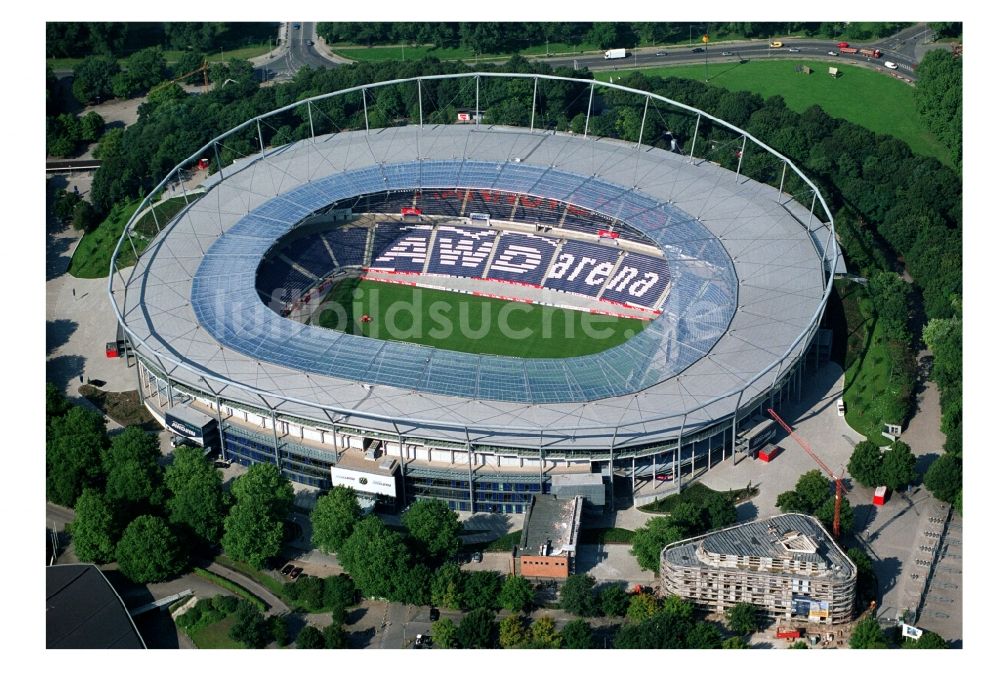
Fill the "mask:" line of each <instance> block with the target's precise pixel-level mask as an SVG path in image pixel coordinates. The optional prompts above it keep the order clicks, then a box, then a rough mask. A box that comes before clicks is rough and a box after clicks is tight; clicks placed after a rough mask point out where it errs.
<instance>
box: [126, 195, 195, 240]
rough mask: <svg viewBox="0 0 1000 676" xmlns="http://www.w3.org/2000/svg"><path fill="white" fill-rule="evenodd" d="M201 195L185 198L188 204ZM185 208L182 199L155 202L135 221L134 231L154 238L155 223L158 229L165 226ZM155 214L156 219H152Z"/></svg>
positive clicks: (172, 198)
mask: <svg viewBox="0 0 1000 676" xmlns="http://www.w3.org/2000/svg"><path fill="white" fill-rule="evenodd" d="M199 197H201V194H197V195H192V196H190V197H188V198H187V202H188V203H193V202H195V201H196V200H197V199H198V198H199ZM184 206H185V201H184V197H171V198H170V199H167V200H163V201H162V202H157V203H156V204H155V205H153V208H152V209H150V210H149V211H147V212H146V213H145V214H143V215H142V217H141V218H139V220H138V221H136V224H135V231H136V232H138V233H140V234H142V235H143V236H145V237H149V238H150V239H152V238H153V237H155V236H156V234H157V232H158V230H157V227H156V226H157V222H159V226H160V228H162V227H163V226H165V225H166V224H167V223H169V222H170V220H171V219H172V218H173V217H174V216H176V215H177V214H178V213H180V211H181V209H183V208H184ZM154 211H155V212H156V217H155V218H154V217H153V212H154Z"/></svg>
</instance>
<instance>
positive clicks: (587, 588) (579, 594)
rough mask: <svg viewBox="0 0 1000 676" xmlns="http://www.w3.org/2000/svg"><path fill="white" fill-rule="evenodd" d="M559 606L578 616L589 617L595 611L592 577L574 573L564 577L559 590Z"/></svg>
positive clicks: (595, 603)
mask: <svg viewBox="0 0 1000 676" xmlns="http://www.w3.org/2000/svg"><path fill="white" fill-rule="evenodd" d="M559 607H560V608H562V609H563V610H566V611H567V612H570V613H573V614H574V615H579V616H580V617H591V616H592V615H595V614H596V613H597V600H596V599H595V598H594V578H592V577H591V576H589V575H584V574H583V573H576V574H574V575H570V576H569V577H568V578H566V582H565V583H564V584H563V588H562V591H560V592H559Z"/></svg>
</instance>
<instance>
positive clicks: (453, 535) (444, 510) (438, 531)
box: [403, 500, 462, 562]
mask: <svg viewBox="0 0 1000 676" xmlns="http://www.w3.org/2000/svg"><path fill="white" fill-rule="evenodd" d="M403 525H404V526H406V530H407V531H408V532H409V534H410V537H411V538H413V540H414V541H415V542H416V543H417V544H418V546H419V548H420V551H421V553H422V554H423V555H424V556H425V557H426V558H427V559H428V560H429V561H431V562H433V561H442V560H444V559H447V558H449V557H451V556H454V555H455V554H456V553H458V545H459V537H458V535H459V533H461V531H462V524H461V523H460V522H459V520H458V514H457V513H455V511H454V510H452V509H451V508H449V507H448V505H447V503H445V502H442V501H441V500H420V501H418V502H416V503H415V504H413V505H411V506H410V508H409V510H407V512H406V513H405V514H404V515H403Z"/></svg>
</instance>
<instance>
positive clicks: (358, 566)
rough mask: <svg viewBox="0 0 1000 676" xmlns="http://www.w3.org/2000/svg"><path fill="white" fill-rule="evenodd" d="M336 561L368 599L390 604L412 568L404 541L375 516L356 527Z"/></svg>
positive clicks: (367, 518) (360, 522)
mask: <svg viewBox="0 0 1000 676" xmlns="http://www.w3.org/2000/svg"><path fill="white" fill-rule="evenodd" d="M337 558H338V559H339V560H340V564H341V565H342V566H343V567H344V570H345V571H346V572H347V574H348V575H350V576H351V578H352V579H353V580H354V583H355V584H357V585H358V589H360V590H361V592H362V593H363V594H364V595H365V596H373V597H376V598H385V599H390V600H391V599H394V598H395V592H396V587H397V578H398V577H399V575H400V572H401V571H405V569H406V568H408V567H409V552H408V551H407V549H406V545H405V543H404V542H403V538H402V537H400V535H399V534H398V533H394V532H393V531H391V530H389V529H388V528H387V527H386V526H385V524H383V523H382V522H381V521H380V520H379V518H378V517H376V516H368V517H366V518H364V519H362V520H361V521H359V522H358V523H357V525H356V526H355V527H354V531H353V532H352V533H351V536H350V537H349V538H347V540H345V541H344V543H343V544H342V545H341V547H340V550H339V552H338V553H337Z"/></svg>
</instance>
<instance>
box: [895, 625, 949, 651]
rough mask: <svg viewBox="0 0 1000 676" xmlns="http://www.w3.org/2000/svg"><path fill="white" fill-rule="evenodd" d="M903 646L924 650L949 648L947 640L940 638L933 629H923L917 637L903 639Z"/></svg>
mask: <svg viewBox="0 0 1000 676" xmlns="http://www.w3.org/2000/svg"><path fill="white" fill-rule="evenodd" d="M903 647H904V648H910V649H913V648H916V649H924V650H945V649H947V648H949V647H950V646H949V645H948V642H947V641H945V640H944V639H943V638H941V636H940V635H938V634H935V633H934V632H933V631H928V630H927V629H924V633H923V634H921V635H920V638H918V639H915V640H914V639H905V640H904V641H903Z"/></svg>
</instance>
